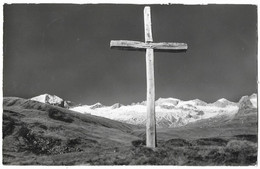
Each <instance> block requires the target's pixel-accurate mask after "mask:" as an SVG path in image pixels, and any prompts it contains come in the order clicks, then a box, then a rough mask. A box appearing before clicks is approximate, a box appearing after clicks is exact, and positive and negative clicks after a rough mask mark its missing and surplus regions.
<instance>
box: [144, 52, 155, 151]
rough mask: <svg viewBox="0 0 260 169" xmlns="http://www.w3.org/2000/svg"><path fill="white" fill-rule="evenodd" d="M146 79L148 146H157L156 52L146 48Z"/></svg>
mask: <svg viewBox="0 0 260 169" xmlns="http://www.w3.org/2000/svg"><path fill="white" fill-rule="evenodd" d="M146 81H147V95H146V97H147V98H146V101H147V105H146V106H147V119H146V146H147V147H151V148H155V146H156V138H155V137H156V123H155V103H154V102H155V84H154V52H153V49H146Z"/></svg>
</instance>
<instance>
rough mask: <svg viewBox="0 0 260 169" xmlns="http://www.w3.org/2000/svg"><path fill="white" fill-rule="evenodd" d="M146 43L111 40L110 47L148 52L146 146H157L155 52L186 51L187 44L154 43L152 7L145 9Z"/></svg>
mask: <svg viewBox="0 0 260 169" xmlns="http://www.w3.org/2000/svg"><path fill="white" fill-rule="evenodd" d="M144 32H145V42H140V41H129V40H111V42H110V47H111V48H117V49H126V50H146V78H147V95H146V97H147V98H146V99H147V120H146V146H147V147H151V148H154V147H155V146H156V121H155V120H156V119H155V104H154V103H155V84H154V51H178V52H179V51H186V50H187V49H188V46H187V44H186V43H173V42H160V43H154V42H153V37H152V21H151V12H150V7H148V6H147V7H145V8H144Z"/></svg>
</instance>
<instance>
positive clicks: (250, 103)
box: [31, 94, 257, 128]
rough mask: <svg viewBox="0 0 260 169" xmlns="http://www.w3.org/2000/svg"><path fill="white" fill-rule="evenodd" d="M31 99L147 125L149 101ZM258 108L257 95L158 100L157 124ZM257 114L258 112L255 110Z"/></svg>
mask: <svg viewBox="0 0 260 169" xmlns="http://www.w3.org/2000/svg"><path fill="white" fill-rule="evenodd" d="M31 100H35V101H39V102H42V103H48V104H52V105H58V106H61V107H65V108H68V109H70V110H72V111H76V112H80V113H82V114H91V115H95V116H100V117H105V118H108V119H112V120H116V121H120V122H124V123H128V124H133V125H137V126H145V124H146V102H145V101H143V102H141V103H132V104H131V105H122V104H120V103H115V104H113V105H112V106H105V105H102V104H101V103H96V104H93V105H76V104H75V103H72V102H71V101H64V100H63V99H61V98H60V97H58V96H55V95H49V94H44V95H40V96H37V97H34V98H31ZM248 108H251V109H256V108H257V95H256V94H252V95H251V96H243V97H242V98H241V99H240V101H239V102H237V103H234V102H231V101H229V100H227V99H225V98H221V99H219V100H217V101H216V102H214V103H206V102H204V101H202V100H199V99H194V100H188V101H183V100H180V99H176V98H159V99H158V100H156V102H155V110H156V125H157V127H158V128H175V127H181V126H186V125H188V124H192V123H195V122H201V121H203V120H210V119H213V118H214V119H223V118H225V119H229V120H232V119H233V118H234V117H235V116H239V114H241V112H243V113H244V112H245V111H244V110H245V109H248ZM254 112H256V110H255V111H254Z"/></svg>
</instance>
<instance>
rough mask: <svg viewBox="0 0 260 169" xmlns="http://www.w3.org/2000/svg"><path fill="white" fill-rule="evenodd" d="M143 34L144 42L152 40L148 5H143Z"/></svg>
mask: <svg viewBox="0 0 260 169" xmlns="http://www.w3.org/2000/svg"><path fill="white" fill-rule="evenodd" d="M144 35H145V42H152V41H153V36H152V20H151V9H150V7H149V6H146V7H144Z"/></svg>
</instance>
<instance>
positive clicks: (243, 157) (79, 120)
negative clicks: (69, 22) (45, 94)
mask: <svg viewBox="0 0 260 169" xmlns="http://www.w3.org/2000/svg"><path fill="white" fill-rule="evenodd" d="M248 101H250V103H252V104H248ZM100 105H101V104H95V106H93V107H92V108H93V110H94V109H102V107H104V106H100ZM199 105H204V103H203V102H199ZM120 107H124V106H123V105H120V104H117V105H116V106H114V109H119V108H120ZM238 112H239V113H235V114H233V116H214V117H212V118H208V119H202V120H198V121H196V122H194V123H189V124H188V125H185V126H180V127H174V128H158V130H157V140H158V144H157V148H155V149H150V148H147V147H145V128H142V127H141V128H140V127H137V126H134V125H131V124H126V123H122V122H118V121H115V120H111V119H107V118H103V117H98V116H94V115H91V114H82V113H78V112H74V111H71V110H68V109H65V108H61V107H59V106H53V105H50V104H45V103H41V102H38V101H32V100H27V99H22V98H16V97H8V98H4V100H3V164H5V165H178V166H179V165H186V166H190V165H191V166H205V165H210V166H212V165H213V166H215V165H221V166H223V165H231V166H236V165H239V166H241V165H243V166H248V165H255V164H256V162H257V142H258V141H257V140H258V139H257V123H258V122H257V118H256V115H257V114H256V108H254V104H253V102H252V98H250V97H245V98H243V99H242V100H241V104H240V106H239V110H238ZM220 117H223V118H220ZM227 117H228V118H227Z"/></svg>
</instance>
